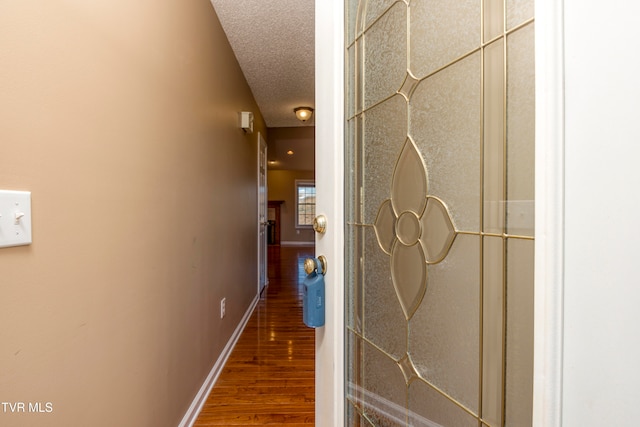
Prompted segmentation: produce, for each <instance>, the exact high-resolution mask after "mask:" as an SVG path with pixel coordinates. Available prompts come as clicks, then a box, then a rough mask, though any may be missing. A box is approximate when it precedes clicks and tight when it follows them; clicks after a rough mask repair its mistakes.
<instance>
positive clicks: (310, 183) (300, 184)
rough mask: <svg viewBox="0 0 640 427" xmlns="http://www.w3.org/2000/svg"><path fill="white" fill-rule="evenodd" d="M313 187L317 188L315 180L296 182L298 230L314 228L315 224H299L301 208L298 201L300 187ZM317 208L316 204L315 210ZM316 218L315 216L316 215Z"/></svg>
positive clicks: (299, 180) (297, 180)
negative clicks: (299, 209)
mask: <svg viewBox="0 0 640 427" xmlns="http://www.w3.org/2000/svg"><path fill="white" fill-rule="evenodd" d="M311 186H313V188H314V189H315V188H316V182H315V181H314V180H313V179H296V180H295V189H294V190H295V204H296V228H300V229H305V228H312V227H313V223H311V224H300V223H299V218H300V217H299V215H298V208H299V204H298V202H299V200H298V188H300V187H311ZM315 206H316V203H315V202H314V208H315ZM314 216H315V215H314Z"/></svg>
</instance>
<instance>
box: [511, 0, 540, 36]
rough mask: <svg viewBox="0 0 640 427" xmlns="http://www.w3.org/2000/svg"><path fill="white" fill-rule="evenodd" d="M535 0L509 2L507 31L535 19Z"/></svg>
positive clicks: (512, 0)
mask: <svg viewBox="0 0 640 427" xmlns="http://www.w3.org/2000/svg"><path fill="white" fill-rule="evenodd" d="M533 3H534V0H507V29H508V30H510V29H511V28H513V27H516V26H518V25H520V24H522V23H523V22H525V21H527V20H528V19H531V18H533V14H534V12H533Z"/></svg>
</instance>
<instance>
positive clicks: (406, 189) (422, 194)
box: [391, 139, 427, 237]
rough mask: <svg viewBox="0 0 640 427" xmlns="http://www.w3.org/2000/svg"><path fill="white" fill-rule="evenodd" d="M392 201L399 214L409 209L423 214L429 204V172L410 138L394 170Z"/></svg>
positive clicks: (417, 213) (395, 210)
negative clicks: (427, 172)
mask: <svg viewBox="0 0 640 427" xmlns="http://www.w3.org/2000/svg"><path fill="white" fill-rule="evenodd" d="M391 203H392V204H393V210H394V212H395V213H396V215H398V216H400V215H401V214H402V213H403V212H407V211H411V212H413V213H414V214H416V215H418V216H419V215H422V212H423V211H424V208H425V206H426V204H427V174H426V171H425V168H424V163H423V162H422V157H421V156H420V153H419V152H418V151H417V149H416V147H415V145H414V144H413V142H411V140H409V139H407V141H406V143H405V144H404V148H403V149H402V153H400V156H399V158H398V163H397V164H396V168H395V171H394V172H393V181H392V183H391ZM417 237H420V236H419V235H418V236H417Z"/></svg>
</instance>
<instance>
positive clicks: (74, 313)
mask: <svg viewBox="0 0 640 427" xmlns="http://www.w3.org/2000/svg"><path fill="white" fill-rule="evenodd" d="M0 64H1V66H0V152H1V155H0V188H1V189H17V190H29V191H31V192H32V208H33V244H32V245H30V246H24V247H17V248H6V249H0V271H1V272H2V277H1V279H0V289H1V296H0V325H1V327H0V367H1V368H0V400H1V401H3V402H43V403H44V402H51V404H52V408H53V412H52V413H43V414H28V413H26V414H11V413H5V412H4V411H3V408H2V406H0V425H2V426H33V425H46V426H51V427H56V426H65V427H68V426H88V425H91V426H105V427H106V426H109V427H112V426H153V427H156V426H176V425H177V424H178V423H179V421H180V419H181V418H182V416H183V415H184V413H185V411H186V410H187V408H188V406H189V404H190V403H191V401H192V400H193V398H194V395H195V393H196V392H197V391H198V389H199V387H200V386H201V385H202V383H203V381H204V380H205V378H206V376H207V374H208V372H209V371H210V369H211V367H212V366H213V364H214V362H215V361H216V360H217V358H218V356H219V355H220V353H221V350H222V349H223V347H224V345H225V344H226V343H227V341H228V339H229V337H230V336H231V334H232V332H233V331H234V329H235V327H236V326H237V324H238V323H239V321H240V319H241V317H242V315H243V314H244V312H245V310H246V309H247V308H248V307H249V305H250V303H251V301H252V300H253V298H254V296H255V294H256V286H257V285H256V268H255V267H254V265H255V264H256V225H255V224H256V202H255V200H256V186H255V182H256V160H255V159H256V138H257V134H256V133H254V134H253V135H245V134H244V133H243V132H242V131H241V130H239V129H238V126H237V113H238V111H243V110H245V111H246V110H249V111H254V112H255V113H256V115H257V117H256V128H257V129H256V130H262V131H263V132H264V131H265V127H264V123H263V121H262V118H261V116H260V115H259V113H258V110H257V107H256V104H255V102H254V100H253V98H252V95H251V92H250V90H249V88H248V87H247V85H246V82H245V81H244V78H243V77H242V76H241V74H240V70H239V67H238V65H237V62H236V60H235V57H234V55H233V53H232V52H231V50H230V47H229V45H228V43H227V40H226V37H225V36H224V34H223V32H222V30H221V27H220V25H219V22H218V20H217V18H216V16H215V13H214V11H213V8H212V6H211V4H210V3H209V1H207V0H189V1H185V0H169V1H165V2H160V3H159V2H157V1H150V0H138V1H135V2H134V1H129V0H108V1H107V0H94V1H90V2H83V1H73V0H72V1H65V2H51V1H47V0H21V1H9V2H0ZM222 297H226V298H227V317H226V318H225V319H224V320H222V321H221V320H220V319H219V300H220V299H221V298H222Z"/></svg>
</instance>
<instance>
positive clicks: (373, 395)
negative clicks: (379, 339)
mask: <svg viewBox="0 0 640 427" xmlns="http://www.w3.org/2000/svg"><path fill="white" fill-rule="evenodd" d="M363 353H364V363H363V365H364V366H363V377H364V389H365V390H364V404H363V406H364V413H365V415H366V416H367V418H369V419H370V420H371V421H372V422H373V424H374V425H375V426H393V427H397V426H402V425H405V420H406V417H407V409H406V405H407V391H406V390H407V385H406V383H405V379H404V375H403V374H402V371H401V370H400V368H399V367H398V364H397V363H396V362H395V361H394V360H393V359H391V358H390V357H389V356H387V355H385V354H383V353H381V352H380V351H378V350H377V349H376V348H375V347H373V346H371V345H369V344H367V343H365V344H364V346H363Z"/></svg>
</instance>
